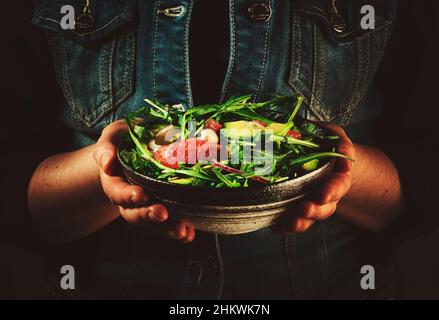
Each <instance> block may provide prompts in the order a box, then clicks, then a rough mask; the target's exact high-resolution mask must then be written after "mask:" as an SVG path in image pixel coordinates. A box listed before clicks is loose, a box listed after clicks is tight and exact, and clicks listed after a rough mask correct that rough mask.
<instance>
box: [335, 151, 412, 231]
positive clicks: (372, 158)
mask: <svg viewBox="0 0 439 320" xmlns="http://www.w3.org/2000/svg"><path fill="white" fill-rule="evenodd" d="M355 150H356V157H355V158H356V161H355V163H354V165H353V167H352V171H351V181H352V186H351V189H350V191H349V192H348V194H347V195H346V196H345V197H344V198H343V199H342V200H341V201H340V203H339V205H338V209H337V214H339V215H340V216H342V217H344V218H345V219H347V220H349V221H350V222H351V223H353V224H355V225H358V226H360V227H363V228H366V229H369V230H374V231H377V230H381V229H383V228H384V227H386V226H387V225H388V224H389V223H390V222H391V221H392V220H394V219H395V218H396V217H397V216H398V215H399V213H400V212H401V211H402V207H403V200H402V192H401V184H400V180H399V176H398V172H397V170H396V168H395V166H394V165H393V163H392V161H391V160H390V159H389V158H388V157H387V156H386V155H385V154H384V153H383V152H382V151H380V150H378V149H375V148H372V147H367V146H363V145H355Z"/></svg>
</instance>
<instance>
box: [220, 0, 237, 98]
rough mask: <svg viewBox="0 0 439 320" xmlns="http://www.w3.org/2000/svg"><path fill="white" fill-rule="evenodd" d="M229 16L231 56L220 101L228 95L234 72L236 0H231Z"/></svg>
mask: <svg viewBox="0 0 439 320" xmlns="http://www.w3.org/2000/svg"><path fill="white" fill-rule="evenodd" d="M229 6H230V8H229V10H230V13H229V18H230V26H231V28H230V33H231V39H230V40H231V42H232V43H231V46H230V57H229V65H228V67H227V75H226V79H225V82H224V85H223V89H222V94H221V99H220V101H221V102H222V101H224V99H225V97H226V95H227V91H228V90H229V85H230V81H231V78H232V73H233V69H234V66H235V54H236V41H237V36H236V26H235V14H236V12H235V0H229Z"/></svg>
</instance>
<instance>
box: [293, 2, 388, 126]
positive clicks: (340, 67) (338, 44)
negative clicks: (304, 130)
mask: <svg viewBox="0 0 439 320" xmlns="http://www.w3.org/2000/svg"><path fill="white" fill-rule="evenodd" d="M363 2H364V1H346V0H345V1H343V0H337V1H331V0H326V1H322V0H302V1H295V2H294V5H293V12H292V24H291V44H290V45H291V61H290V71H289V79H288V83H289V85H290V86H291V87H292V89H293V90H294V91H295V92H297V93H299V94H301V95H303V96H304V97H305V102H306V103H307V104H308V106H309V109H310V110H311V112H312V113H313V114H314V116H315V117H317V118H318V119H320V120H323V121H333V120H339V119H340V120H343V118H345V117H347V118H349V115H350V114H351V113H352V110H353V109H354V108H355V107H356V106H357V105H359V103H360V102H361V100H362V99H363V98H364V96H365V95H366V93H367V91H368V88H369V86H370V84H371V82H372V80H373V78H374V75H375V73H376V70H377V68H378V65H379V63H380V61H381V58H382V55H383V53H384V49H385V46H386V43H387V40H388V38H389V35H390V32H391V28H392V14H393V10H394V3H393V1H381V0H371V1H367V2H364V3H363ZM366 4H368V5H371V6H372V7H373V8H374V9H375V28H374V29H362V28H361V19H362V17H363V14H362V13H361V8H362V6H363V5H366Z"/></svg>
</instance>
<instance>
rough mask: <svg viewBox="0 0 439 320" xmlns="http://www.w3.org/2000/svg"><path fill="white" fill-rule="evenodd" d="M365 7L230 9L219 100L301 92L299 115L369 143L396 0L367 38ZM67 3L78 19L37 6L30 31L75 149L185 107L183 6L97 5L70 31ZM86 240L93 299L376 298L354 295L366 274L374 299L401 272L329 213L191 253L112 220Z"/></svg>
mask: <svg viewBox="0 0 439 320" xmlns="http://www.w3.org/2000/svg"><path fill="white" fill-rule="evenodd" d="M363 2H364V1H341V0H340V1H336V8H335V9H336V10H334V7H333V6H332V2H331V1H329V0H327V1H326V0H293V1H289V0H265V1H253V0H229V21H228V22H227V21H225V22H224V23H229V26H230V43H229V45H230V53H229V64H228V69H227V73H226V76H225V79H224V84H223V88H222V98H221V99H223V100H224V99H226V98H227V97H230V96H237V95H241V94H247V93H253V94H254V99H255V100H260V99H264V98H266V97H267V96H268V95H270V94H273V93H275V94H279V95H292V94H296V93H298V94H301V95H303V96H304V97H305V99H304V102H305V108H302V115H303V116H304V117H307V118H310V119H320V120H325V121H333V122H336V123H339V124H341V125H343V126H344V127H345V129H346V130H347V132H348V134H349V135H350V136H351V137H352V138H353V139H354V140H355V141H357V142H362V143H370V144H371V143H373V139H372V136H371V134H370V133H371V125H370V123H371V121H372V120H373V119H374V118H376V117H377V116H379V114H380V103H379V99H378V98H377V96H376V94H375V93H374V91H373V87H372V86H371V85H372V82H373V78H374V75H375V73H376V71H377V68H378V65H379V63H380V60H381V58H382V55H383V52H384V49H385V46H386V43H387V41H388V39H389V36H390V34H391V30H392V25H393V22H394V18H395V6H396V4H395V3H396V1H380V0H373V1H366V2H364V4H372V5H373V6H374V8H375V15H376V21H375V29H372V30H363V29H362V28H361V27H360V19H361V17H362V15H361V13H360V8H361V5H362V4H363ZM261 3H262V4H264V8H265V10H266V12H265V13H268V14H267V15H265V16H263V17H262V18H261V17H259V18H261V19H259V18H255V17H251V16H250V15H249V10H248V9H249V8H251V7H252V6H255V4H256V5H260V4H261ZM65 4H71V5H73V6H74V8H75V9H76V14H77V15H79V14H81V13H82V9H83V7H84V4H85V1H83V0H41V1H37V2H36V7H35V12H34V18H33V23H34V24H35V25H36V26H38V27H42V28H44V29H45V30H46V31H47V36H48V41H49V46H50V49H51V51H52V55H53V60H54V66H55V69H56V74H57V80H58V82H59V85H60V86H61V89H62V90H63V93H64V97H65V100H64V101H62V105H61V106H60V107H62V108H63V110H64V114H63V119H62V121H63V122H64V123H65V124H66V125H67V126H69V127H71V128H73V129H74V130H75V132H76V133H75V136H76V145H75V147H77V148H79V147H82V146H85V145H88V144H91V143H93V142H94V141H96V139H97V137H98V136H99V134H100V132H101V130H102V129H103V128H104V127H105V126H107V125H108V124H109V123H111V122H113V121H115V120H117V119H120V118H123V117H124V116H125V115H126V114H127V113H128V112H130V111H132V110H135V109H137V108H138V107H139V106H142V105H143V99H144V98H145V97H148V98H153V99H158V100H159V101H161V102H163V103H170V104H175V103H182V104H184V105H187V106H191V105H192V104H193V101H192V95H191V84H190V74H189V56H190V54H189V50H188V37H189V36H190V35H189V25H190V19H191V9H192V5H193V3H192V1H191V0H150V1H143V0H137V1H136V0H111V1H93V0H92V1H91V12H90V13H91V15H92V16H93V18H94V23H93V25H92V26H89V27H87V26H80V25H78V28H75V29H74V30H63V29H62V28H61V27H60V19H61V17H62V14H61V13H60V8H61V6H62V5H65ZM267 8H268V9H267ZM166 9H172V10H166ZM267 10H268V11H267ZM206 14H212V15H213V14H215V11H214V10H212V11H211V12H206ZM340 17H341V19H343V21H342V22H343V23H342V26H341V27H340V25H337V24H336V21H337V18H340ZM338 21H339V20H338ZM206 36H208V33H206ZM206 54H208V50H207V51H206ZM273 112H275V113H282V112H288V110H273ZM93 241H95V242H97V243H98V247H97V248H96V249H95V250H96V251H95V252H94V258H93V259H92V260H93V261H88V262H89V263H88V268H89V269H90V272H91V274H92V278H91V279H92V280H91V282H90V283H89V284H90V286H88V287H87V288H86V291H87V292H86V294H92V295H96V296H109V297H144V298H234V297H241V298H286V299H288V298H337V297H348V298H362V297H368V296H371V295H374V294H375V295H377V294H376V293H374V292H371V291H364V290H362V289H361V287H360V279H361V276H362V275H361V273H360V270H361V267H362V266H363V265H366V264H368V265H373V266H374V267H375V270H376V278H377V288H378V289H382V290H381V291H383V290H384V291H385V289H386V288H387V287H389V284H390V283H391V282H392V279H394V278H395V274H396V273H395V259H394V258H393V254H392V253H391V252H390V251H384V253H382V252H381V253H380V254H378V253H377V252H376V251H375V249H376V244H374V242H373V235H372V234H370V233H368V232H365V231H362V230H359V229H358V228H355V227H353V226H352V225H350V224H349V223H348V222H346V221H344V220H342V219H340V218H339V217H338V216H337V215H336V214H335V215H334V216H333V217H331V218H329V219H327V220H325V221H321V222H318V223H316V224H314V225H313V227H312V228H311V229H310V230H309V231H308V232H306V233H303V234H288V235H286V236H278V235H275V234H273V233H272V232H271V231H270V230H269V229H262V230H259V231H257V232H253V233H249V234H243V235H236V236H222V235H208V234H202V233H199V235H198V240H197V241H196V242H195V243H194V244H190V245H182V244H179V243H176V242H175V241H168V240H161V239H154V238H151V237H150V236H148V234H147V233H146V232H139V231H134V230H133V229H132V228H131V227H130V226H129V225H128V224H127V223H125V222H124V221H122V220H121V219H119V220H116V221H115V222H113V223H112V224H111V225H110V226H108V227H106V228H104V229H103V230H101V231H99V232H98V233H97V234H96V235H94V236H93ZM60 263H61V264H63V261H60ZM78 263H80V262H78ZM390 296H391V295H390ZM390 296H389V297H390Z"/></svg>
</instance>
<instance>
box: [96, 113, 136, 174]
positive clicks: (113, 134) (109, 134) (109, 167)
mask: <svg viewBox="0 0 439 320" xmlns="http://www.w3.org/2000/svg"><path fill="white" fill-rule="evenodd" d="M127 129H128V127H127V125H126V123H125V122H124V121H123V120H118V121H115V122H113V123H112V124H110V125H108V126H107V127H105V129H104V130H103V131H102V134H101V137H100V138H99V140H98V141H97V142H96V145H95V149H94V151H93V158H94V160H95V162H96V163H97V165H98V166H99V167H100V168H101V170H103V171H104V172H105V173H106V174H108V175H112V174H114V172H115V171H116V168H117V161H116V159H117V154H116V152H117V143H118V139H119V138H120V133H121V132H123V131H127Z"/></svg>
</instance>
